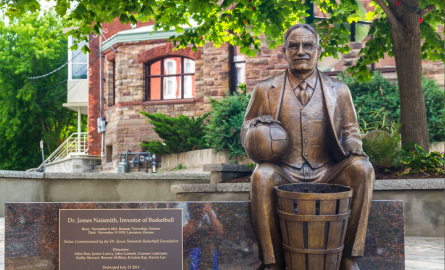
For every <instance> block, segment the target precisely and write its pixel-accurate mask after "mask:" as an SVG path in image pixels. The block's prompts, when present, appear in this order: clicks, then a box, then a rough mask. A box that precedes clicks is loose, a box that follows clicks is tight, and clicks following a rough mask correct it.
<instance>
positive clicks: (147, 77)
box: [145, 55, 196, 101]
mask: <svg viewBox="0 0 445 270" xmlns="http://www.w3.org/2000/svg"><path fill="white" fill-rule="evenodd" d="M168 58H181V72H180V73H176V74H168V75H166V74H164V68H165V67H164V60H165V59H168ZM184 59H190V60H191V61H193V62H195V59H193V58H190V57H186V56H182V55H167V56H164V57H161V58H156V59H154V60H152V61H150V62H147V63H146V64H145V101H160V100H181V99H190V98H184V76H195V74H196V69H195V72H194V73H184V62H185V61H184ZM158 61H160V64H161V72H160V74H159V75H150V67H151V65H152V64H154V63H156V62H158ZM175 64H176V61H175ZM177 76H180V86H179V87H180V88H181V89H180V93H181V96H180V98H167V99H164V90H165V89H164V79H165V78H168V77H173V78H176V77H177ZM151 78H161V98H160V99H149V94H150V90H151V89H150V87H151V84H150V79H151ZM195 79H196V77H195ZM192 85H193V83H192ZM192 93H193V89H192ZM191 98H195V97H191Z"/></svg>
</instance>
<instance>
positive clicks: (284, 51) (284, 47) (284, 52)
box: [281, 46, 286, 55]
mask: <svg viewBox="0 0 445 270" xmlns="http://www.w3.org/2000/svg"><path fill="white" fill-rule="evenodd" d="M281 52H282V53H283V54H284V55H286V46H283V48H281Z"/></svg>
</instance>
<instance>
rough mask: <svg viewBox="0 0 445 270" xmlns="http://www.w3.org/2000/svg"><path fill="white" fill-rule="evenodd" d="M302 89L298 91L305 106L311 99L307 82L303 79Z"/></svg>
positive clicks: (299, 97)
mask: <svg viewBox="0 0 445 270" xmlns="http://www.w3.org/2000/svg"><path fill="white" fill-rule="evenodd" d="M299 86H300V91H299V92H298V95H297V96H298V99H299V100H300V102H301V104H303V106H306V104H307V102H308V101H309V94H308V92H307V91H306V88H307V82H305V81H301V83H300V85H299Z"/></svg>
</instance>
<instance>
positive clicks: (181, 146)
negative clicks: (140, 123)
mask: <svg viewBox="0 0 445 270" xmlns="http://www.w3.org/2000/svg"><path fill="white" fill-rule="evenodd" d="M140 113H141V114H143V115H144V116H145V117H147V118H148V119H149V120H148V121H149V122H150V124H152V125H153V126H154V131H155V132H156V133H157V134H158V135H159V137H160V138H161V139H162V140H163V141H162V142H160V141H149V142H147V143H141V145H142V146H144V147H145V149H147V151H148V152H150V153H154V154H156V155H163V154H176V153H181V152H187V151H192V150H199V149H204V148H207V143H206V140H205V138H204V136H205V124H204V119H205V118H206V117H207V116H208V115H209V114H208V113H206V114H204V115H202V116H200V117H197V118H194V117H187V116H184V115H178V117H169V116H165V115H163V114H162V113H154V114H150V113H146V112H144V111H141V112H140Z"/></svg>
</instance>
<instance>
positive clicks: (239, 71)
mask: <svg viewBox="0 0 445 270" xmlns="http://www.w3.org/2000/svg"><path fill="white" fill-rule="evenodd" d="M229 56H230V92H231V93H233V92H236V91H237V90H236V88H237V87H238V86H239V85H240V84H242V83H245V82H246V56H245V55H243V54H241V52H240V50H239V48H238V47H235V46H232V45H230V47H229Z"/></svg>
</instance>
